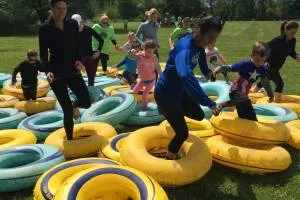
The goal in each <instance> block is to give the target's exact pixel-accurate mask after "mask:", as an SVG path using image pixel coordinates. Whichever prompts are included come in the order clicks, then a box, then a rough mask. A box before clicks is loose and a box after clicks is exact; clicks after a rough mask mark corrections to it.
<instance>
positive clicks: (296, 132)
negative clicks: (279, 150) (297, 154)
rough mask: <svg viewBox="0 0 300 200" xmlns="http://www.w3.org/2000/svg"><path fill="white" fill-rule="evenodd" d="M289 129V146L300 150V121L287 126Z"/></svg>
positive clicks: (289, 123)
mask: <svg viewBox="0 0 300 200" xmlns="http://www.w3.org/2000/svg"><path fill="white" fill-rule="evenodd" d="M285 125H286V126H287V127H288V129H289V134H290V138H289V140H288V142H287V143H288V144H289V145H291V146H292V147H294V148H296V149H300V120H295V121H291V122H288V123H286V124H285Z"/></svg>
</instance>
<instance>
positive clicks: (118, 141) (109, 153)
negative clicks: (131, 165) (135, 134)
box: [98, 133, 131, 162]
mask: <svg viewBox="0 0 300 200" xmlns="http://www.w3.org/2000/svg"><path fill="white" fill-rule="evenodd" d="M130 134H131V133H122V134H119V135H117V136H115V137H112V138H110V139H109V140H108V141H107V142H105V143H103V144H102V146H101V149H100V151H99V153H98V156H99V157H103V158H109V159H112V160H115V161H118V162H119V161H120V148H121V146H122V144H123V142H124V141H125V138H127V136H128V135H130Z"/></svg>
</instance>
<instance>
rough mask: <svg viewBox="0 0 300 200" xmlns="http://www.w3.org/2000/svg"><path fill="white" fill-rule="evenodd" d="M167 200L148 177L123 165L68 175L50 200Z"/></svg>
mask: <svg viewBox="0 0 300 200" xmlns="http://www.w3.org/2000/svg"><path fill="white" fill-rule="evenodd" d="M129 198H130V199H133V200H167V199H168V197H167V195H166V193H165V191H164V190H163V188H162V187H161V186H160V185H159V184H158V183H157V182H156V181H155V180H154V179H152V178H151V177H149V176H147V175H145V174H143V173H142V172H139V171H138V170H136V169H133V168H130V167H125V166H107V167H104V168H98V167H94V168H89V169H86V170H83V171H81V172H78V173H76V174H75V175H73V176H71V177H70V178H69V179H67V181H66V182H65V183H64V184H63V185H62V186H61V187H60V188H59V190H58V191H57V194H56V195H55V197H54V200H62V199H74V200H75V199H76V200H86V199H110V200H128V199H129Z"/></svg>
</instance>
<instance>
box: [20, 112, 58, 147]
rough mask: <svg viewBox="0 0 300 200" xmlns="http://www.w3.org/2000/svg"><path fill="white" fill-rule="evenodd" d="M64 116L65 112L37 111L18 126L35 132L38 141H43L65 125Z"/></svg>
mask: <svg viewBox="0 0 300 200" xmlns="http://www.w3.org/2000/svg"><path fill="white" fill-rule="evenodd" d="M63 118H64V115H63V113H61V112H58V111H47V112H42V113H37V114H35V115H31V116H30V117H27V118H25V119H23V120H22V121H21V122H20V124H19V125H18V128H19V129H25V130H29V131H31V132H33V133H34V134H35V136H36V137H37V140H38V141H43V140H45V138H46V137H48V136H49V134H50V133H52V132H53V131H56V130H57V129H60V128H62V127H63V126H64V124H63Z"/></svg>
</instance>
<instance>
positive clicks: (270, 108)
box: [253, 104, 299, 122]
mask: <svg viewBox="0 0 300 200" xmlns="http://www.w3.org/2000/svg"><path fill="white" fill-rule="evenodd" d="M253 108H254V111H255V113H256V114H257V115H263V116H265V117H269V118H272V119H275V120H277V121H281V122H289V121H293V120H297V119H299V118H298V115H297V113H295V112H294V111H292V110H290V109H288V108H285V107H282V106H278V105H272V104H253Z"/></svg>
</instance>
